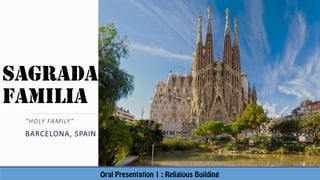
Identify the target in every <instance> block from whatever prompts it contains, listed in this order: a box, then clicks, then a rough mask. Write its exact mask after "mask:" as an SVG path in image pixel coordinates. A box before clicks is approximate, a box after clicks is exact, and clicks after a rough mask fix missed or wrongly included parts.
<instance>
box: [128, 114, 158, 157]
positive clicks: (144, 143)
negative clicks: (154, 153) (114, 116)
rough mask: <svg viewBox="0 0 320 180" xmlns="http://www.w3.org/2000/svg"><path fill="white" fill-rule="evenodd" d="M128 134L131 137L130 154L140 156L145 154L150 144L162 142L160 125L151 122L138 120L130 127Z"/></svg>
mask: <svg viewBox="0 0 320 180" xmlns="http://www.w3.org/2000/svg"><path fill="white" fill-rule="evenodd" d="M130 133H131V136H132V137H133V146H132V149H131V152H132V153H133V154H136V155H140V156H141V155H142V154H143V153H144V152H147V151H148V150H149V148H150V147H151V145H152V144H155V143H159V142H161V141H162V139H163V136H162V131H161V130H160V124H159V123H157V122H155V121H152V120H139V121H136V122H135V123H134V124H132V125H131V126H130Z"/></svg>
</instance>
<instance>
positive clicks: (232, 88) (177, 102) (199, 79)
mask: <svg viewBox="0 0 320 180" xmlns="http://www.w3.org/2000/svg"><path fill="white" fill-rule="evenodd" d="M225 12H226V24H225V34H224V44H223V56H222V57H220V55H218V56H217V57H216V58H215V56H214V46H213V37H212V25H211V21H212V19H211V18H212V17H211V13H212V12H211V8H208V24H207V32H206V35H205V42H204V43H203V42H202V17H201V16H199V18H198V21H199V23H198V35H197V41H196V46H195V52H194V55H193V70H192V74H188V73H186V74H185V75H181V74H180V72H179V71H178V72H177V74H176V75H173V74H172V72H170V73H169V75H168V77H167V80H166V81H163V82H160V83H158V84H157V85H156V87H155V94H154V97H153V98H152V100H151V108H150V117H149V119H152V120H155V121H157V122H159V123H161V124H162V127H163V131H164V133H165V136H166V137H188V136H192V131H193V129H195V128H197V127H199V126H200V125H201V124H203V123H206V122H209V121H217V120H218V121H222V122H224V123H229V122H233V121H235V120H236V116H237V115H239V114H241V113H242V112H243V110H244V109H245V107H246V105H247V104H248V103H250V102H252V103H256V101H257V94H256V90H255V88H253V89H251V88H250V86H249V85H248V82H247V77H246V75H245V74H244V73H242V71H241V61H240V48H239V42H238V24H237V23H238V22H237V19H236V18H235V19H234V21H233V22H234V24H233V43H232V42H231V33H230V23H229V9H226V10H225ZM214 58H215V59H214Z"/></svg>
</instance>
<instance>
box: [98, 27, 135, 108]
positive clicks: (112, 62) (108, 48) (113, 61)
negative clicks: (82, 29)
mask: <svg viewBox="0 0 320 180" xmlns="http://www.w3.org/2000/svg"><path fill="white" fill-rule="evenodd" d="M98 48H99V49H98V53H99V110H100V112H106V113H112V110H113V107H114V105H115V103H116V101H118V100H119V99H120V98H123V97H127V96H128V95H130V94H131V93H132V91H133V89H134V87H133V76H132V75H129V74H128V73H127V72H126V71H125V70H123V69H120V60H121V59H123V58H127V57H128V40H127V38H126V37H123V38H122V37H120V36H119V35H118V33H117V30H116V29H115V27H114V24H107V25H106V26H100V27H99V47H98Z"/></svg>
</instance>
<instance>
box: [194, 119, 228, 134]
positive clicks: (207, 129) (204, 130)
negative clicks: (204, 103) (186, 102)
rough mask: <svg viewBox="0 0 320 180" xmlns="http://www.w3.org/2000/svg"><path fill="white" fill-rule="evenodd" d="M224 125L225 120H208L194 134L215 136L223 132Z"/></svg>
mask: <svg viewBox="0 0 320 180" xmlns="http://www.w3.org/2000/svg"><path fill="white" fill-rule="evenodd" d="M223 127H224V124H223V122H220V121H211V122H206V123H204V124H202V125H201V126H199V127H198V128H197V129H196V130H195V131H194V135H195V136H198V137H200V136H210V137H214V136H217V135H220V134H221V133H222V132H223Z"/></svg>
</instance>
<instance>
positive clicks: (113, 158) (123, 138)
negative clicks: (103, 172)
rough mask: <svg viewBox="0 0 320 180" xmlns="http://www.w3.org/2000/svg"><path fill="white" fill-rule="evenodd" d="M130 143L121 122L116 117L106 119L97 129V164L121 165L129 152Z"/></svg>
mask: <svg viewBox="0 0 320 180" xmlns="http://www.w3.org/2000/svg"><path fill="white" fill-rule="evenodd" d="M100 137H104V138H100ZM132 141H133V140H132V138H131V135H130V132H129V128H128V126H127V125H126V124H125V122H124V121H123V120H121V119H119V118H118V117H109V118H108V119H106V120H105V121H104V122H103V123H102V127H100V128H99V164H100V165H107V166H115V165H118V164H119V163H121V161H122V160H123V159H124V158H125V157H126V156H127V155H128V153H129V152H130V148H131V144H132Z"/></svg>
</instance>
